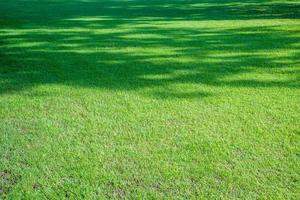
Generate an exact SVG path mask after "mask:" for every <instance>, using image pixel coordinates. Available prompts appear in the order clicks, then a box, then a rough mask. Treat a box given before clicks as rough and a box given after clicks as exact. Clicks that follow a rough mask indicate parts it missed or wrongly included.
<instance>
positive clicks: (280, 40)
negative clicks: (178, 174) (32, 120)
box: [0, 1, 300, 98]
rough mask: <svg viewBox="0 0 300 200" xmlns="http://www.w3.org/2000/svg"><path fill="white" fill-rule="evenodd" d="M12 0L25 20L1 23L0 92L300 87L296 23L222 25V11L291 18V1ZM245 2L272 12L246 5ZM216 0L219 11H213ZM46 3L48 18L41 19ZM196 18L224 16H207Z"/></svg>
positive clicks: (162, 93)
mask: <svg viewBox="0 0 300 200" xmlns="http://www.w3.org/2000/svg"><path fill="white" fill-rule="evenodd" d="M18 2H19V3H20V2H21V3H20V5H23V4H24V5H25V9H24V11H23V13H21V15H26V16H27V18H25V19H27V20H30V18H32V21H31V22H28V23H26V24H23V25H21V26H20V23H19V22H17V23H16V25H15V27H12V25H11V24H8V25H7V26H5V28H3V29H2V30H1V36H0V39H1V40H0V41H1V44H0V45H1V48H0V59H1V60H0V64H1V68H0V83H1V86H0V92H1V93H7V92H14V91H19V90H22V89H26V88H31V87H34V86H38V85H43V84H63V85H70V86H81V87H88V88H102V89H107V90H139V89H143V88H150V89H151V88H152V89H154V90H153V91H152V94H150V95H151V96H153V95H154V96H157V97H160V98H193V97H196V98H198V97H205V96H209V95H211V94H210V93H208V92H205V91H185V92H183V93H182V92H181V93H180V92H179V91H176V90H175V91H174V90H170V87H172V86H174V85H186V84H188V85H194V84H195V85H198V86H203V87H207V86H208V87H216V88H220V87H228V88H238V87H249V88H265V87H285V88H299V86H300V83H299V76H298V75H299V68H297V66H299V60H298V58H299V52H298V51H296V50H297V47H299V43H300V40H299V34H297V30H295V31H293V30H291V31H286V30H284V28H283V27H282V24H280V23H279V24H277V25H259V24H258V25H253V24H248V25H247V24H243V23H240V24H238V25H236V26H232V25H230V23H227V24H226V20H228V19H239V20H246V19H273V18H274V19H285V18H298V17H299V13H298V11H296V8H297V6H299V5H298V4H295V6H294V7H291V5H292V4H286V5H285V6H282V5H281V9H280V5H279V4H278V5H277V4H274V5H271V4H270V5H269V4H266V2H263V3H256V1H246V3H245V4H242V3H238V2H237V1H231V2H230V3H229V2H228V1H222V2H221V3H220V4H216V3H214V2H213V1H205V2H204V1H202V2H201V3H200V4H197V3H198V2H199V1H188V3H185V4H184V5H181V3H182V2H180V1H178V2H176V3H174V2H172V3H170V1H166V2H159V1H151V2H152V3H153V4H152V5H151V4H150V3H149V2H148V3H146V2H147V1H124V2H123V3H120V2H119V1H105V2H101V3H99V2H97V1H70V2H67V1H55V2H54V3H52V4H49V2H48V1H41V2H39V3H37V5H34V6H33V8H30V7H26V5H27V6H29V2H31V1H24V2H23V3H22V1H18ZM31 3H33V2H31ZM118 3H120V4H118ZM2 4H3V3H2ZM4 4H5V3H4ZM250 4H251V6H252V7H255V9H263V10H272V11H265V12H263V11H262V12H260V11H257V12H254V13H252V14H251V12H250V14H249V13H248V14H247V12H246V10H247V11H249V9H248V8H246V6H247V5H248V6H250ZM12 5H13V3H11V4H9V3H8V5H7V6H8V7H9V6H12ZM20 5H18V6H17V8H18V9H19V7H22V6H20ZM55 5H56V6H57V5H65V7H60V11H61V12H54V13H52V12H47V11H46V8H47V7H48V9H50V10H51V6H53V7H52V8H53V9H54V7H55ZM67 5H68V6H67ZM259 5H261V6H262V7H259ZM264 5H265V6H266V5H268V6H267V7H264ZM35 6H36V8H42V9H41V10H38V9H37V10H38V11H37V12H38V13H35V14H34V15H33V16H31V15H28V14H26V12H29V11H33V10H35V8H34V7H35ZM122 6H123V7H122ZM276 6H278V7H276ZM240 7H245V8H243V9H244V10H243V9H238V8H240ZM275 7H276V8H275ZM122 8H123V9H124V8H125V11H122ZM158 8H160V9H158ZM81 9H82V10H85V11H86V12H84V13H86V14H84V13H83V11H82V10H81ZM155 9H157V11H156V12H155V11H154V10H155ZM180 9H183V10H184V12H179V11H180ZM215 9H217V10H218V11H217V13H215V12H214V13H213V14H211V13H210V12H213V10H215ZM16 10H17V9H16ZM43 10H44V11H45V12H46V13H47V14H46V17H45V18H44V19H40V18H38V15H41V13H39V12H42V11H43ZM250 10H251V9H250ZM287 10H289V12H287ZM229 11H230V12H232V13H231V14H228V12H229ZM274 11H276V12H274ZM194 12H197V13H198V15H196V14H195V13H194ZM262 13H264V14H262ZM232 14H234V18H233V17H231V16H232ZM35 15H36V16H35ZM17 16H18V14H16V17H17ZM43 20H44V21H43ZM179 20H181V21H183V22H182V23H181V22H180V21H179ZM185 20H190V21H185ZM201 20H204V21H206V20H221V21H219V22H218V21H217V22H214V23H215V24H213V25H210V24H209V23H206V22H205V23H204V22H203V21H201ZM222 20H225V21H222ZM25 21H26V20H25ZM45 22H47V23H48V24H47V23H45ZM212 23H213V22H212ZM223 23H224V24H223ZM271 52H279V53H275V54H271ZM284 74H285V75H286V76H283V75H284ZM297 74H298V75H297ZM270 77H271V78H270ZM278 77H283V78H278ZM266 78H267V79H266ZM182 87H184V86H182ZM198 89H199V87H198Z"/></svg>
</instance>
